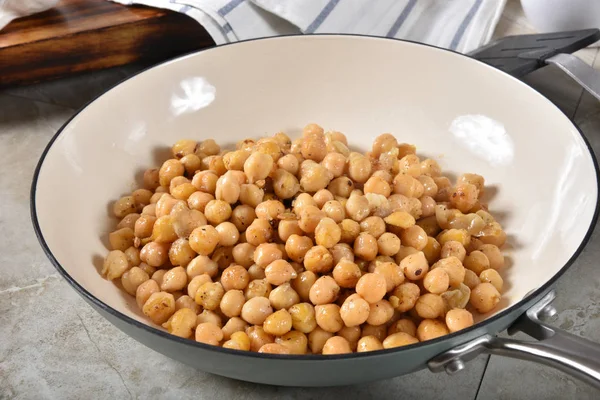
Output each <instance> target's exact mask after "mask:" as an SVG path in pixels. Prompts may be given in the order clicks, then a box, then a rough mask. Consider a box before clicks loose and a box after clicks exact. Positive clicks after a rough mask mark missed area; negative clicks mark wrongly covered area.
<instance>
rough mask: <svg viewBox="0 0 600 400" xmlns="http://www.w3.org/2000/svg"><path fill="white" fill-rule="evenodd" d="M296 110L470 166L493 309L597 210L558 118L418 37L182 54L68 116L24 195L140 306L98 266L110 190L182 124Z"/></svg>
mask: <svg viewBox="0 0 600 400" xmlns="http://www.w3.org/2000/svg"><path fill="white" fill-rule="evenodd" d="M457 121H458V122H457ZM308 122H317V123H319V124H321V125H323V126H324V127H325V128H326V129H334V130H339V131H342V132H344V133H345V134H346V135H347V136H348V139H349V142H350V143H352V144H354V145H356V147H357V148H361V149H362V150H365V149H367V148H368V147H369V146H370V144H371V143H372V141H373V139H374V138H375V137H376V136H377V135H379V134H381V133H384V132H391V133H393V134H395V135H396V137H397V138H398V139H399V141H401V142H408V143H413V144H415V145H416V146H417V148H418V153H419V154H422V155H427V156H430V157H433V158H436V159H437V160H438V162H439V163H440V165H441V166H442V168H443V170H444V171H447V172H451V173H452V174H453V175H454V176H456V175H457V174H460V173H462V172H476V173H479V174H482V175H483V176H484V177H485V178H486V183H487V185H488V186H489V189H488V193H490V194H492V195H493V196H492V198H491V199H490V209H491V211H492V212H493V213H494V214H495V215H496V216H498V219H499V220H500V221H501V222H502V224H503V226H504V227H505V229H506V231H507V233H508V234H509V243H508V246H507V248H506V254H507V256H508V257H509V260H510V262H509V263H508V264H509V266H508V267H507V268H505V269H504V270H503V271H502V275H503V277H504V280H505V288H506V290H505V292H504V295H503V301H502V303H501V306H502V307H500V308H498V310H501V309H502V308H503V307H508V306H510V305H513V304H515V303H516V302H518V301H519V300H521V299H522V298H523V297H524V296H526V295H527V294H528V293H530V292H531V291H532V290H534V289H536V288H539V287H540V286H541V285H543V284H544V283H546V282H547V281H548V280H550V279H551V278H552V276H553V275H555V274H556V273H557V272H558V271H559V270H560V269H561V268H562V267H563V266H564V265H565V263H566V262H567V261H568V260H569V259H570V258H571V257H572V256H573V255H574V253H575V252H576V251H577V249H578V247H579V246H580V243H581V241H582V240H583V239H584V237H585V235H586V233H587V231H588V229H589V227H590V224H591V221H592V220H593V215H594V211H595V207H596V202H597V185H596V171H595V168H594V164H593V159H592V157H591V155H590V153H589V151H588V149H587V146H586V144H585V142H584V141H583V139H582V138H581V136H580V134H579V132H578V131H577V129H576V128H575V127H574V126H573V124H572V123H571V122H570V121H569V119H568V118H567V117H566V116H565V115H563V114H562V113H561V112H560V111H559V110H558V109H557V108H556V107H555V106H554V105H552V104H551V103H550V102H549V101H548V100H547V99H545V98H544V97H542V96H541V95H539V94H538V93H537V92H535V91H534V90H532V89H531V88H529V87H528V86H526V85H525V84H523V83H521V82H520V81H517V80H515V79H512V78H510V77H508V76H507V75H505V74H502V73H501V72H499V71H497V70H494V69H492V68H490V67H487V66H485V65H483V64H481V63H478V62H475V61H472V60H470V59H468V58H466V57H463V56H460V55H457V54H454V53H451V52H448V51H443V50H439V49H435V48H431V47H426V46H421V45H418V44H413V43H407V42H401V41H395V40H385V39H375V38H368V37H351V36H302V37H283V38H275V39H267V40H259V41H250V42H245V43H241V44H235V45H229V46H224V47H219V48H216V49H211V50H207V51H203V52H200V53H197V54H193V55H190V56H186V57H184V58H180V59H177V60H175V61H172V62H169V63H166V64H163V65H160V66H159V67H156V68H153V69H151V70H148V71H146V72H143V73H141V74H139V75H137V76H135V77H134V78H132V79H129V80H127V81H126V82H124V83H122V84H121V85H119V86H117V87H116V88H114V89H112V90H110V91H109V92H107V93H106V94H104V95H102V96H101V97H100V98H99V99H97V100H96V101H94V102H93V103H92V104H90V105H89V106H87V107H86V108H85V109H84V110H83V111H82V112H81V113H79V114H78V115H77V116H76V117H75V118H73V120H71V121H70V122H69V123H68V124H67V125H66V126H65V127H64V129H63V131H62V132H61V133H60V135H59V137H58V138H57V140H56V141H55V142H54V143H53V145H52V146H51V148H50V149H49V151H48V153H47V155H46V157H45V159H44V161H43V164H42V167H41V170H40V173H39V178H38V181H37V186H36V191H35V204H36V210H35V211H36V213H37V218H38V221H39V227H40V230H41V233H42V235H43V238H44V240H45V241H46V243H47V245H48V248H49V250H50V251H51V252H52V254H53V255H54V257H55V258H56V260H57V261H58V263H60V265H61V266H62V267H63V268H64V269H65V270H66V271H67V273H68V274H69V275H71V276H72V277H73V279H74V280H75V281H77V282H78V283H79V284H80V285H81V286H83V287H84V288H85V289H86V290H87V291H89V292H90V293H91V294H93V295H94V296H95V297H97V298H98V299H100V300H101V301H102V302H104V303H105V304H107V305H109V306H110V307H112V308H114V309H116V310H118V311H120V312H121V313H123V314H125V315H127V316H129V317H132V318H135V319H138V320H140V321H144V322H146V320H145V318H143V316H141V314H140V313H139V311H138V310H137V306H136V304H135V300H134V299H133V298H132V297H130V296H129V295H127V294H126V293H124V292H122V291H121V290H120V289H119V288H117V286H115V285H114V284H113V283H111V282H108V281H106V280H105V279H103V278H102V277H101V276H100V274H99V268H100V266H101V264H102V257H104V256H105V254H106V253H107V249H106V247H105V243H106V241H107V239H106V235H107V233H108V232H109V231H110V230H111V229H112V228H113V227H114V226H115V225H116V221H115V220H111V219H110V218H109V217H108V210H109V205H110V204H111V203H112V201H114V200H115V199H117V198H118V197H120V196H122V195H124V194H126V193H129V192H130V191H131V190H132V189H133V188H134V187H135V186H136V178H138V179H139V177H140V172H141V171H143V170H144V169H146V168H148V167H151V166H156V165H159V164H158V163H159V162H160V161H161V160H164V159H165V157H166V155H168V148H167V146H170V145H171V144H172V143H174V142H175V141H176V140H178V139H180V138H194V139H198V140H202V139H206V138H215V139H216V140H217V141H218V142H219V143H220V144H225V143H230V144H232V143H235V142H236V141H238V140H239V139H242V138H246V137H260V136H262V135H265V134H273V133H275V132H278V131H284V132H287V133H288V134H290V135H291V136H295V135H297V134H298V132H299V131H300V129H301V128H302V126H304V125H305V124H306V123H308ZM469 132H470V133H469ZM473 141H476V142H477V143H478V145H477V146H474V145H473ZM469 143H470V145H469ZM165 150H166V151H165ZM499 156H500V157H499Z"/></svg>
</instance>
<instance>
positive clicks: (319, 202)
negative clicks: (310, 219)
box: [313, 189, 334, 208]
mask: <svg viewBox="0 0 600 400" xmlns="http://www.w3.org/2000/svg"><path fill="white" fill-rule="evenodd" d="M313 200H314V201H315V203H316V206H317V207H319V208H323V206H324V205H325V203H327V202H328V201H333V200H334V197H333V194H331V192H330V191H329V190H327V189H321V190H319V191H317V192H316V193H315V194H314V195H313Z"/></svg>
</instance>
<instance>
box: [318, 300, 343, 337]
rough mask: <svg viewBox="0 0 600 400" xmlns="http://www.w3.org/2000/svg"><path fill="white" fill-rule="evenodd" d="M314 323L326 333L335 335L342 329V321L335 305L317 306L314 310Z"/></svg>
mask: <svg viewBox="0 0 600 400" xmlns="http://www.w3.org/2000/svg"><path fill="white" fill-rule="evenodd" d="M314 312H315V322H316V323H317V325H318V326H319V327H320V328H321V329H323V330H324V331H326V332H330V333H335V332H337V331H339V330H340V329H342V328H343V327H344V321H343V320H342V317H341V314H340V307H339V306H338V305H337V304H323V305H317V306H315V308H314Z"/></svg>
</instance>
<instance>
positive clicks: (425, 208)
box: [419, 196, 437, 218]
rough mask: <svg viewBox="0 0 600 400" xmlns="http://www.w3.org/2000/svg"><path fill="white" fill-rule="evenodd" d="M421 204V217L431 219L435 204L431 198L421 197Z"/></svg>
mask: <svg viewBox="0 0 600 400" xmlns="http://www.w3.org/2000/svg"><path fill="white" fill-rule="evenodd" d="M419 201H420V202H421V217H423V218H426V217H431V216H434V215H435V206H436V205H437V203H436V202H435V200H434V199H433V197H429V196H423V197H421V198H420V199H419Z"/></svg>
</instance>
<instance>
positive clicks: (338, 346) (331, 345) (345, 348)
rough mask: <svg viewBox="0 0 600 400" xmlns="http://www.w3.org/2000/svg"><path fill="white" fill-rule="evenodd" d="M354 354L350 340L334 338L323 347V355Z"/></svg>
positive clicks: (328, 340) (339, 337)
mask: <svg viewBox="0 0 600 400" xmlns="http://www.w3.org/2000/svg"><path fill="white" fill-rule="evenodd" d="M346 353H352V348H351V347H350V343H349V342H348V340H346V339H345V338H343V337H341V336H333V337H331V338H329V339H327V341H326V342H325V344H324V345H323V350H322V354H324V355H328V354H346Z"/></svg>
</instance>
